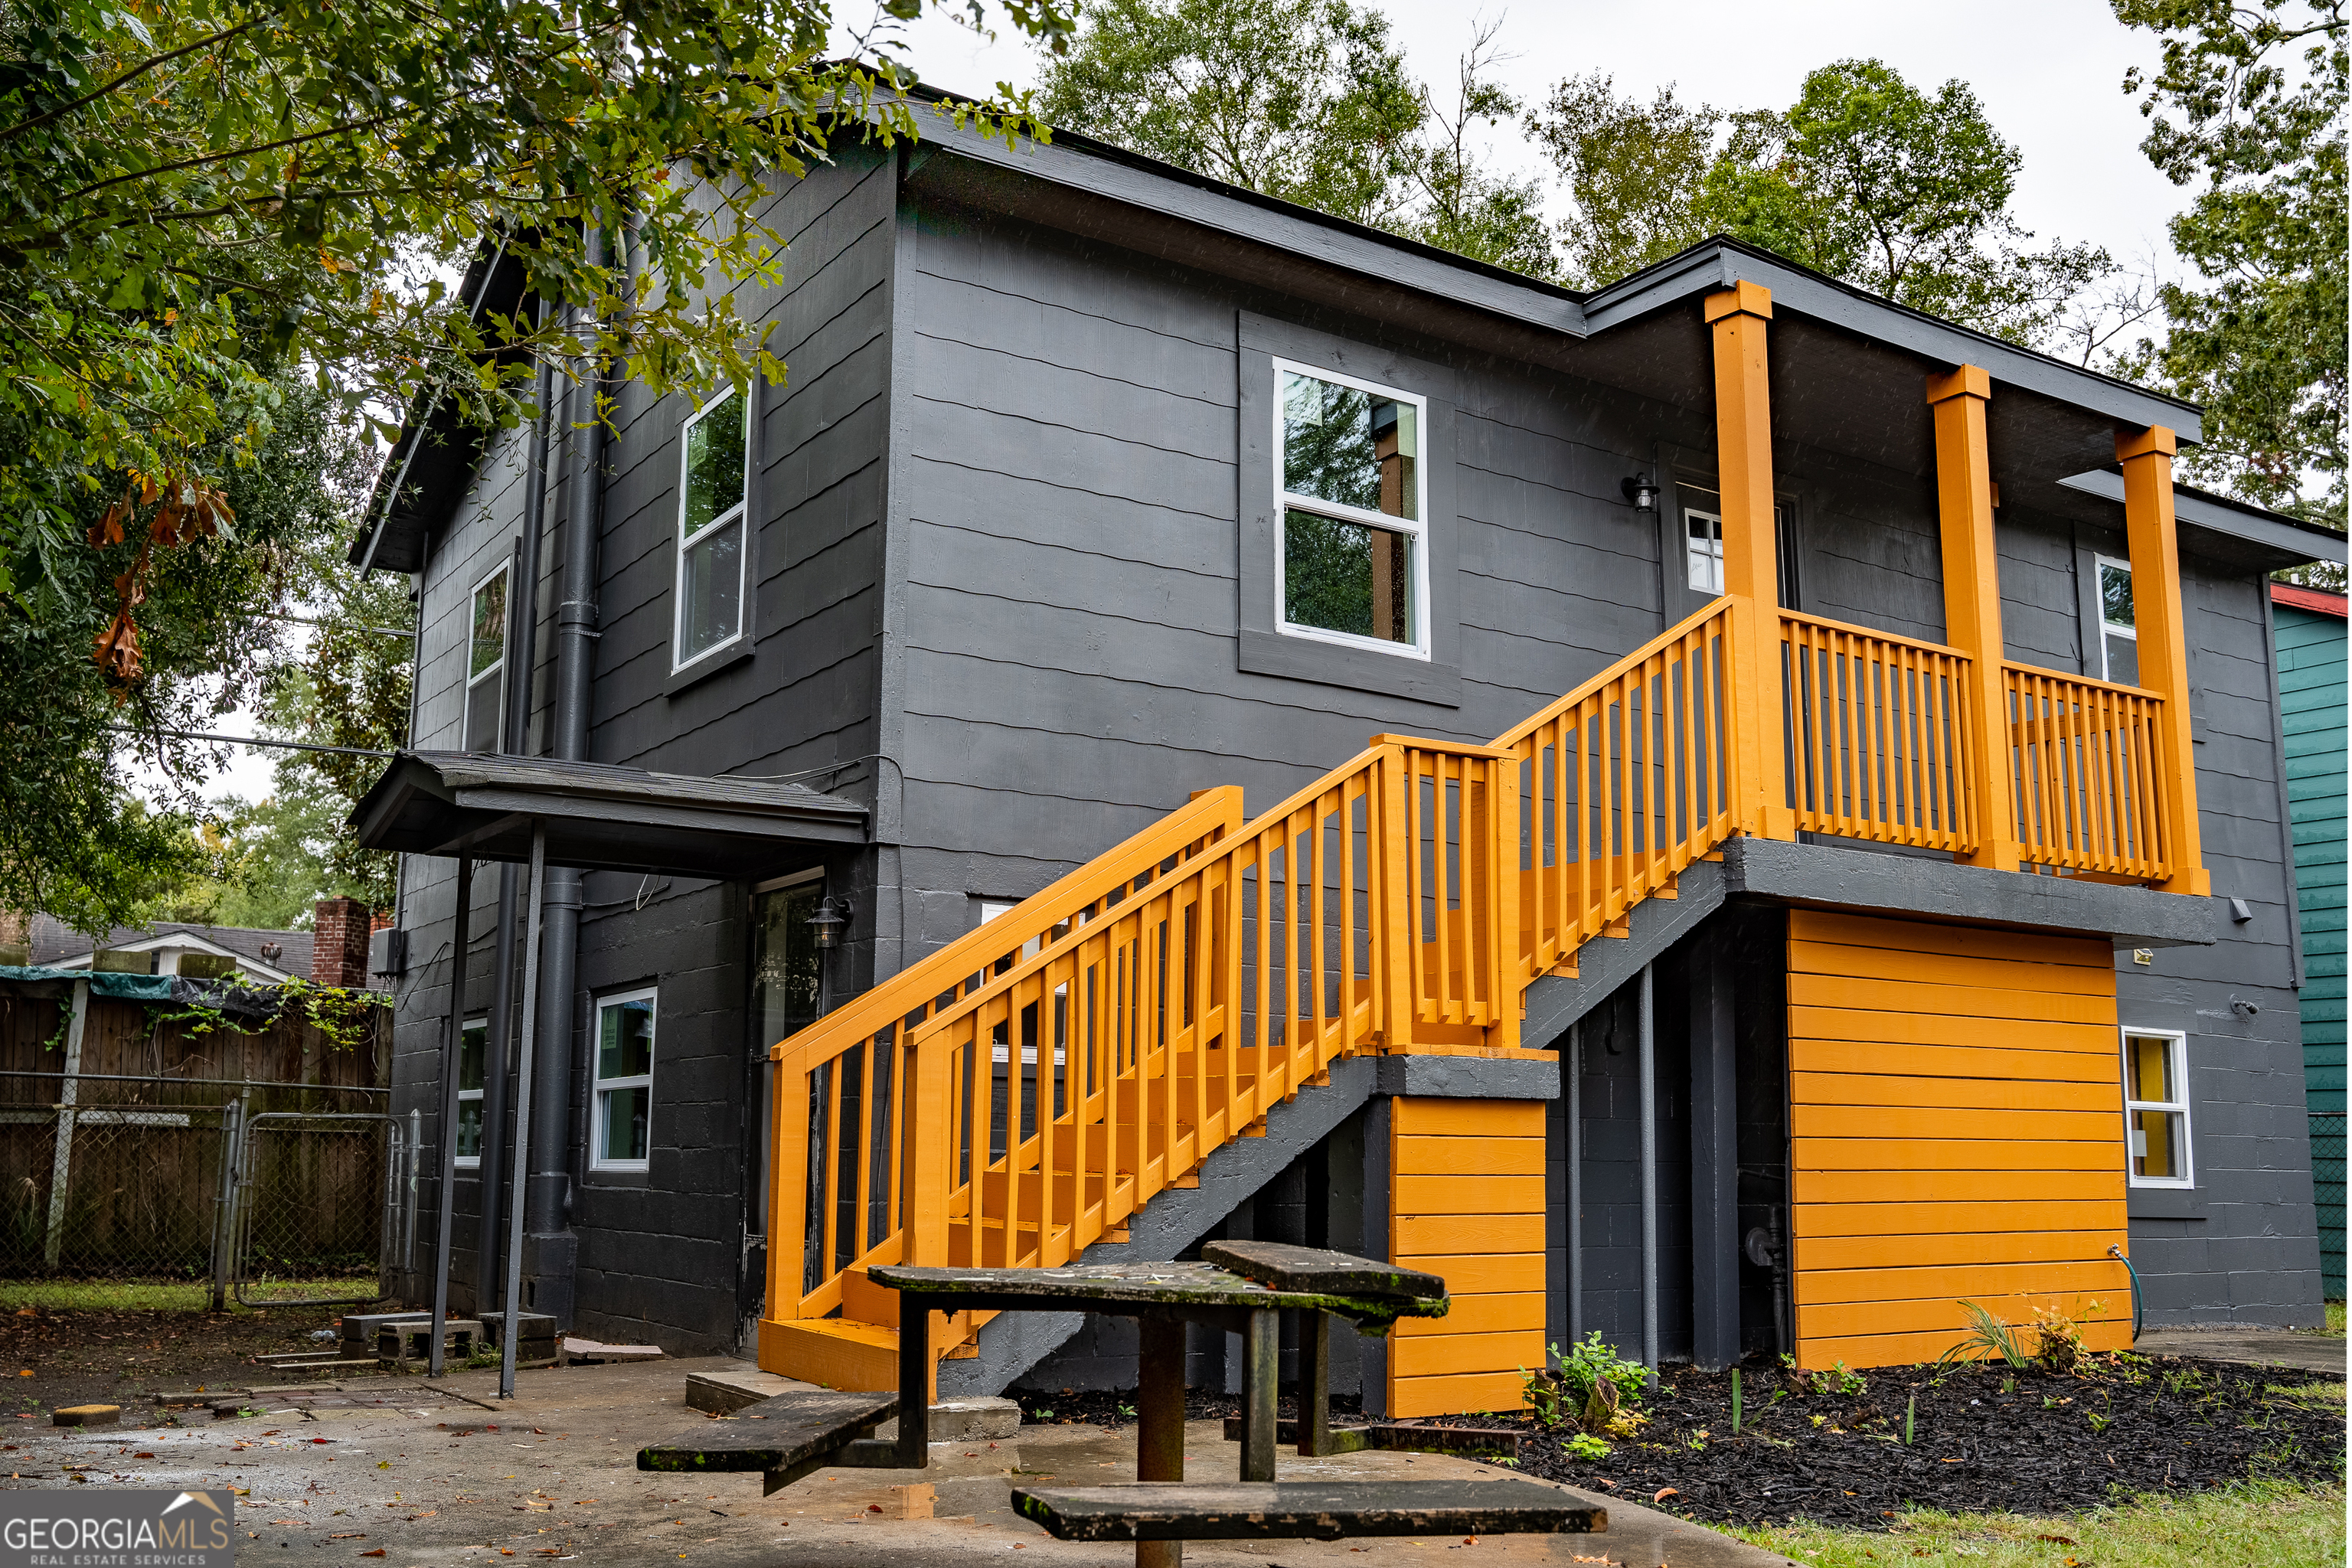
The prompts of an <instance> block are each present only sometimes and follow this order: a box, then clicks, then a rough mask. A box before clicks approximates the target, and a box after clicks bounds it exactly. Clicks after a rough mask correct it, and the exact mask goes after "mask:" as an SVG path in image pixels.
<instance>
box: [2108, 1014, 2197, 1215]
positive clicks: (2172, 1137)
mask: <svg viewBox="0 0 2352 1568" xmlns="http://www.w3.org/2000/svg"><path fill="white" fill-rule="evenodd" d="M2123 1034H2124V1137H2125V1140H2126V1143H2127V1145H2128V1148H2129V1159H2130V1162H2131V1163H2130V1167H2129V1168H2130V1171H2131V1184H2132V1185H2133V1186H2136V1187H2187V1186H2193V1185H2195V1182H2194V1180H2193V1179H2192V1174H2191V1172H2190V1169H2189V1037H2187V1036H2186V1035H2183V1034H2180V1033H2179V1032H2178V1031H2175V1030H2168V1029H2126V1030H2125V1031H2124V1032H2123Z"/></svg>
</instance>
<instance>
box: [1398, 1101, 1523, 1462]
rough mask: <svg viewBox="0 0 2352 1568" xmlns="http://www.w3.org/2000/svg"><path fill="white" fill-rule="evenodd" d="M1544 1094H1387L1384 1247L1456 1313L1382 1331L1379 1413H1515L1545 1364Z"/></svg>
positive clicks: (1402, 1414)
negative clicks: (1420, 1272)
mask: <svg viewBox="0 0 2352 1568" xmlns="http://www.w3.org/2000/svg"><path fill="white" fill-rule="evenodd" d="M1543 1161H1544V1103H1543V1101H1541V1100H1445V1099H1433V1098H1425V1097H1422V1098H1416V1097H1410V1096H1400V1097H1398V1098H1397V1099H1395V1100H1391V1101H1390V1102H1389V1193H1390V1197H1389V1256H1390V1258H1393V1259H1394V1260H1395V1261H1397V1262H1398V1263H1401V1264H1403V1265H1404V1266H1406V1267H1407V1268H1421V1269H1426V1270H1427V1271H1429V1272H1430V1273H1432V1274H1435V1275H1437V1276H1439V1277H1440V1278H1442V1279H1444V1281H1445V1284H1446V1289H1447V1291H1448V1293H1449V1294H1450V1295H1451V1296H1452V1297H1453V1301H1454V1306H1453V1310H1452V1311H1450V1312H1449V1313H1448V1314H1447V1315H1446V1316H1444V1317H1443V1318H1437V1319H1432V1320H1428V1321H1407V1322H1403V1323H1400V1324H1398V1325H1397V1328H1396V1330H1395V1331H1394V1332H1392V1333H1391V1335H1390V1336H1389V1344H1388V1358H1387V1359H1388V1386H1387V1390H1386V1393H1387V1398H1388V1413H1389V1414H1390V1415H1396V1416H1411V1415H1458V1414H1460V1413H1462V1412H1464V1411H1472V1410H1516V1409H1517V1408H1518V1407H1519V1404H1520V1393H1521V1390H1520V1374H1519V1369H1520V1368H1521V1367H1532V1366H1541V1365H1542V1364H1543V1362H1544V1251H1543V1248H1544V1194H1543V1168H1544V1165H1543Z"/></svg>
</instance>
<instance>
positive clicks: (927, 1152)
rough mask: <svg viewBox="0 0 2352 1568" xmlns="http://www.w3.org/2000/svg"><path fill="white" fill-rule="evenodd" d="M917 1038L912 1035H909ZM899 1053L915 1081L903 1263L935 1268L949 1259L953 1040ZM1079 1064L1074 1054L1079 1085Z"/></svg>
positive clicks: (906, 1143)
mask: <svg viewBox="0 0 2352 1568" xmlns="http://www.w3.org/2000/svg"><path fill="white" fill-rule="evenodd" d="M912 1033H913V1031H912V1030H908V1035H909V1036H911V1035H912ZM1073 1033H1074V1035H1075V1030H1074V1031H1073ZM900 1051H901V1054H902V1055H904V1056H905V1057H906V1058H907V1066H908V1074H909V1076H910V1078H911V1079H912V1080H913V1093H912V1094H910V1095H909V1096H908V1100H907V1114H906V1120H905V1121H904V1122H903V1123H902V1125H901V1127H900V1131H899V1133H898V1140H899V1159H900V1169H901V1170H902V1171H903V1172H904V1173H905V1174H904V1175H903V1177H902V1178H901V1180H900V1185H899V1191H900V1192H901V1193H902V1194H905V1195H904V1196H903V1198H902V1199H901V1200H900V1202H901V1208H900V1214H899V1221H898V1223H899V1226H900V1228H901V1229H902V1230H903V1232H904V1233H905V1235H906V1237H907V1241H906V1257H905V1259H904V1261H906V1262H908V1263H909V1264H915V1265H919V1266H922V1267H925V1268H939V1267H941V1266H943V1265H945V1264H946V1262H947V1260H948V1163H949V1160H950V1150H949V1139H948V1135H947V1134H948V1057H949V1055H950V1047H949V1040H948V1037H947V1036H946V1035H944V1034H941V1035H939V1036H936V1037H933V1038H930V1039H927V1040H925V1041H923V1042H922V1043H921V1044H920V1045H917V1044H916V1043H915V1042H914V1040H913V1039H911V1038H906V1039H904V1040H903V1043H902V1044H901V1046H900ZM1076 1060H1077V1055H1076V1051H1075V1050H1074V1051H1072V1053H1071V1064H1072V1072H1073V1080H1074V1081H1075V1074H1076ZM1049 1070H1050V1069H1049ZM1073 1098H1074V1099H1075V1096H1074V1097H1073ZM977 1179H978V1176H977V1173H974V1180H975V1182H977Z"/></svg>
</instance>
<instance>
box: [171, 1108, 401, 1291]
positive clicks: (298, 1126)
mask: <svg viewBox="0 0 2352 1568" xmlns="http://www.w3.org/2000/svg"><path fill="white" fill-rule="evenodd" d="M416 1120H417V1118H416V1116H415V1114H414V1113H412V1114H411V1115H410V1116H409V1117H408V1118H407V1122H408V1123H409V1124H408V1125H404V1123H403V1120H402V1119H401V1118H399V1117H395V1116H394V1115H391V1114H390V1113H388V1112H384V1111H327V1110H265V1111H248V1110H246V1109H245V1106H244V1102H242V1101H240V1102H236V1103H233V1104H231V1105H230V1106H229V1107H228V1108H227V1111H226V1116H225V1118H224V1125H223V1127H222V1130H221V1135H222V1141H223V1142H224V1144H225V1145H226V1149H227V1151H228V1153H227V1158H226V1160H225V1161H224V1162H223V1169H224V1178H225V1179H224V1190H223V1192H222V1194H221V1199H220V1202H221V1206H222V1213H221V1215H220V1219H219V1222H218V1226H219V1228H218V1229H217V1230H216V1232H215V1235H216V1237H218V1236H219V1235H220V1234H222V1233H223V1232H225V1233H226V1239H227V1245H226V1247H216V1249H215V1257H214V1287H213V1288H214V1295H215V1298H216V1299H217V1298H218V1297H220V1296H221V1295H222V1294H223V1287H224V1285H226V1288H227V1290H228V1291H229V1292H233V1293H234V1294H235V1296H236V1300H237V1301H238V1302H239V1303H240V1304H242V1305H245V1306H248V1307H282V1306H331V1305H344V1304H348V1303H352V1302H359V1301H373V1300H378V1299H380V1298H381V1297H382V1295H383V1277H384V1275H385V1272H386V1271H387V1269H389V1268H392V1267H394V1264H395V1260H397V1259H400V1258H404V1257H405V1255H406V1251H407V1249H408V1248H409V1247H412V1246H413V1245H414V1241H415V1227H416V1175H417V1172H416V1163H417V1155H418V1153H419V1150H418V1147H417V1142H416V1137H415V1131H416V1129H415V1126H414V1123H415V1121H416Z"/></svg>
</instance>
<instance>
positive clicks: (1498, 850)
mask: <svg viewBox="0 0 2352 1568" xmlns="http://www.w3.org/2000/svg"><path fill="white" fill-rule="evenodd" d="M1486 780H1487V783H1486V820H1487V822H1488V824H1489V825H1490V831H1489V832H1488V834H1487V843H1488V847H1489V853H1490V855H1491V856H1492V857H1493V858H1491V859H1490V860H1489V861H1488V862H1487V866H1488V872H1487V875H1488V876H1489V877H1490V878H1491V879H1492V880H1491V881H1489V882H1488V883H1487V887H1488V889H1490V891H1491V898H1490V900H1489V903H1488V907H1489V908H1490V909H1491V910H1493V911H1494V915H1493V919H1494V922H1495V923H1494V927H1493V929H1492V930H1491V931H1489V932H1488V933H1487V938H1486V984H1487V986H1488V987H1489V989H1488V991H1487V994H1488V995H1489V996H1491V997H1492V998H1493V999H1494V1008H1495V1021H1494V1023H1493V1024H1491V1025H1490V1026H1488V1027H1487V1030H1486V1043H1487V1044H1488V1045H1490V1046H1501V1047H1507V1048H1510V1049H1517V1047H1518V1046H1519V1043H1520V1041H1519V996H1520V985H1521V981H1522V979H1523V972H1522V971H1521V968H1520V963H1519V959H1520V953H1521V939H1522V938H1525V939H1526V944H1527V946H1528V948H1530V949H1531V948H1532V947H1533V946H1534V935H1533V933H1532V932H1526V931H1521V930H1520V929H1519V925H1520V921H1521V919H1522V916H1521V914H1520V910H1519V759H1518V756H1517V753H1515V752H1507V753H1505V754H1504V755H1501V756H1489V757H1488V758H1487V759H1486Z"/></svg>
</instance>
